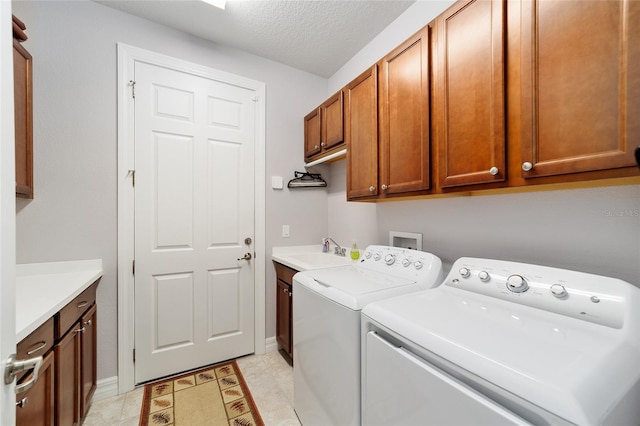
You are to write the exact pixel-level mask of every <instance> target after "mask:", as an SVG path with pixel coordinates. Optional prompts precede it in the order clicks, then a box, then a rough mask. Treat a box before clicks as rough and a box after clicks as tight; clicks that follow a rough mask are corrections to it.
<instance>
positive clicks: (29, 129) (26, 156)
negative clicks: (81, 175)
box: [13, 39, 33, 198]
mask: <svg viewBox="0 0 640 426" xmlns="http://www.w3.org/2000/svg"><path fill="white" fill-rule="evenodd" d="M32 73H33V71H32V58H31V55H30V54H29V52H27V50H26V49H25V48H24V47H22V45H21V44H20V42H19V41H17V40H15V39H14V40H13V78H14V81H13V86H14V108H15V140H16V143H15V145H16V196H18V197H21V198H33V153H32V151H33V124H32V123H33V112H32V109H33V106H32V84H33V83H32Z"/></svg>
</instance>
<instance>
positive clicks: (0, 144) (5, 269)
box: [0, 2, 16, 425]
mask: <svg viewBox="0 0 640 426" xmlns="http://www.w3.org/2000/svg"><path fill="white" fill-rule="evenodd" d="M10 22H11V2H0V43H1V46H0V63H1V64H2V66H1V67H0V198H2V203H1V207H0V365H1V366H2V368H1V369H0V371H1V372H2V373H3V374H0V377H2V376H4V369H5V368H6V366H5V362H6V360H7V358H8V357H9V355H11V354H15V353H16V311H15V305H16V296H15V270H16V238H15V235H16V210H15V208H16V205H15V190H16V187H15V181H16V180H15V151H14V147H13V144H14V142H13V141H14V129H13V127H14V121H13V47H12V43H13V37H12V36H11V24H10ZM14 386H15V382H13V383H11V384H8V385H7V384H5V383H4V380H2V382H1V383H0V424H2V425H11V424H14V423H15V415H16V405H15V404H16V395H15V393H14Z"/></svg>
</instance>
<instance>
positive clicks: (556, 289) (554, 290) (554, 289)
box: [549, 284, 569, 299]
mask: <svg viewBox="0 0 640 426" xmlns="http://www.w3.org/2000/svg"><path fill="white" fill-rule="evenodd" d="M549 290H551V294H553V295H554V296H555V297H557V298H558V299H564V298H565V297H567V296H568V295H569V293H567V289H566V288H564V286H563V285H562V284H553V285H552V286H551V288H550V289H549Z"/></svg>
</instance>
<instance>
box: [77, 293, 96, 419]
mask: <svg viewBox="0 0 640 426" xmlns="http://www.w3.org/2000/svg"><path fill="white" fill-rule="evenodd" d="M97 313H98V307H97V305H95V304H94V305H93V307H92V308H91V309H89V310H88V311H87V313H85V314H84V315H83V316H82V319H81V325H82V327H81V329H84V331H83V332H82V335H81V338H82V352H81V359H82V362H81V385H80V386H81V389H80V397H81V398H80V416H81V417H83V418H84V417H85V416H86V415H87V411H88V410H89V406H90V405H91V398H92V397H93V394H94V392H95V390H96V386H97V381H98V377H97V368H96V367H97V363H96V356H97V343H98V324H97V318H98V314H97Z"/></svg>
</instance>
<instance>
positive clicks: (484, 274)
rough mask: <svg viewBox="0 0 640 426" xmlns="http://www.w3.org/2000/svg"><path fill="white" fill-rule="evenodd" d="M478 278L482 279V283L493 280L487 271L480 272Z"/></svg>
mask: <svg viewBox="0 0 640 426" xmlns="http://www.w3.org/2000/svg"><path fill="white" fill-rule="evenodd" d="M478 278H480V281H489V278H491V276H490V275H489V273H488V272H487V271H480V272H479V273H478Z"/></svg>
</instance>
